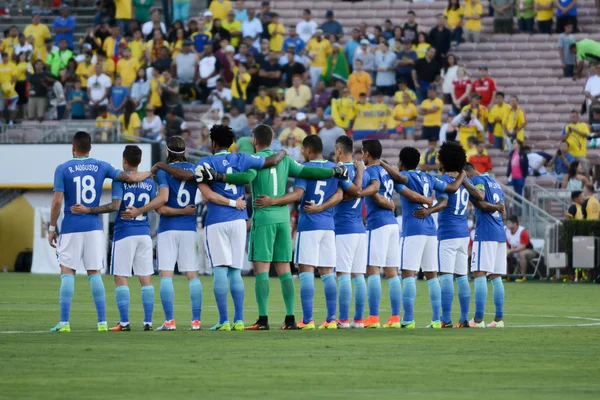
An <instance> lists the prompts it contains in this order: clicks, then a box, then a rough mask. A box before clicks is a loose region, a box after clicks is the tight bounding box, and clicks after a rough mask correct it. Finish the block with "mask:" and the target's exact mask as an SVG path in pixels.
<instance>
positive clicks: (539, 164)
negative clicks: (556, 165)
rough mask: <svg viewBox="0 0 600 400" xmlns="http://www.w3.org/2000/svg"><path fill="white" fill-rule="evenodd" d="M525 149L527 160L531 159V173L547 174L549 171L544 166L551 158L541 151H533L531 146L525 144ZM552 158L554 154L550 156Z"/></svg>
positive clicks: (537, 174)
mask: <svg viewBox="0 0 600 400" xmlns="http://www.w3.org/2000/svg"><path fill="white" fill-rule="evenodd" d="M523 151H524V152H525V154H527V161H529V175H531V176H542V175H546V174H547V172H546V168H545V167H544V166H545V165H546V163H547V162H548V161H549V160H548V159H547V158H546V157H544V156H543V155H541V154H540V153H538V152H533V151H531V147H529V146H525V147H524V148H523ZM550 158H552V156H550Z"/></svg>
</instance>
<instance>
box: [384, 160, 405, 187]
mask: <svg viewBox="0 0 600 400" xmlns="http://www.w3.org/2000/svg"><path fill="white" fill-rule="evenodd" d="M380 165H381V167H382V168H383V169H385V171H386V172H387V173H388V174H389V175H390V177H391V178H392V179H393V180H394V181H395V182H398V183H401V184H403V185H406V184H407V183H408V177H407V176H406V175H404V174H403V173H401V172H400V171H399V170H398V169H396V168H395V167H392V166H391V165H390V164H388V163H385V162H383V161H381V164H380Z"/></svg>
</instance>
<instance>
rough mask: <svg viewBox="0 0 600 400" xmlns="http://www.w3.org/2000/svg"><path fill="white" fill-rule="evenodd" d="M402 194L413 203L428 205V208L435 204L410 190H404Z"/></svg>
mask: <svg viewBox="0 0 600 400" xmlns="http://www.w3.org/2000/svg"><path fill="white" fill-rule="evenodd" d="M400 194H401V195H402V196H404V197H405V198H406V200H408V201H410V202H411V203H417V204H427V205H428V206H430V205H431V204H432V203H433V201H432V200H431V198H429V197H425V196H423V195H421V194H419V193H417V192H415V191H412V190H410V189H409V188H404V189H403V190H402V192H400Z"/></svg>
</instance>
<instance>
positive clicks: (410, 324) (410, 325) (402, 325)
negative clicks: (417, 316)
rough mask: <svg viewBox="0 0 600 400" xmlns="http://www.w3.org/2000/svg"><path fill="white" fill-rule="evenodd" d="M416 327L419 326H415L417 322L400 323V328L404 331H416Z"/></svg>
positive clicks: (403, 321)
mask: <svg viewBox="0 0 600 400" xmlns="http://www.w3.org/2000/svg"><path fill="white" fill-rule="evenodd" d="M416 327H417V324H415V321H405V320H402V321H400V328H402V329H415V328H416Z"/></svg>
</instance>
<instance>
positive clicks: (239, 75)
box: [231, 63, 252, 113]
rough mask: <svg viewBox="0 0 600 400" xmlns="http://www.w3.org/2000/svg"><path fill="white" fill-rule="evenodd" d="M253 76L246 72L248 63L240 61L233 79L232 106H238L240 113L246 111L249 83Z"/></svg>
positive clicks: (234, 70)
mask: <svg viewBox="0 0 600 400" xmlns="http://www.w3.org/2000/svg"><path fill="white" fill-rule="evenodd" d="M251 79H252V76H251V75H250V74H249V73H248V72H246V65H245V64H242V63H239V65H238V66H236V67H234V68H233V80H232V82H231V97H232V100H231V106H232V107H235V108H237V109H238V110H239V111H240V113H245V112H246V100H247V99H248V97H247V90H248V85H249V84H250V80H251Z"/></svg>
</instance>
